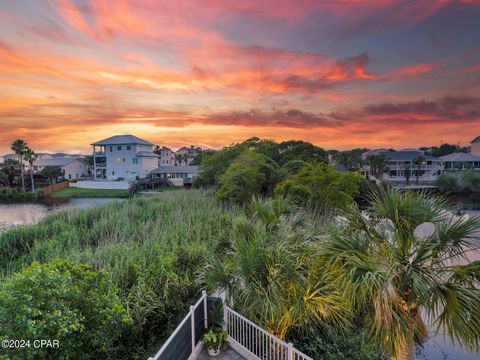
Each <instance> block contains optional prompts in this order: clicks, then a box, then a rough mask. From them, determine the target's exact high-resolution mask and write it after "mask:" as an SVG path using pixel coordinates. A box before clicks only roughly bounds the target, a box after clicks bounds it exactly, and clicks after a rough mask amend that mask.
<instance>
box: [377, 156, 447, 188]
mask: <svg viewBox="0 0 480 360" xmlns="http://www.w3.org/2000/svg"><path fill="white" fill-rule="evenodd" d="M381 154H383V155H385V156H386V157H387V160H388V162H387V166H388V169H387V171H385V173H384V175H383V179H384V180H390V181H406V179H407V175H408V174H410V176H409V177H410V179H416V177H417V172H418V180H419V181H435V180H436V179H437V177H438V175H440V174H441V173H442V171H443V164H442V160H441V159H439V158H436V157H433V156H428V155H425V154H424V153H423V152H421V151H418V150H409V149H406V150H399V151H382V152H381ZM418 157H423V158H424V159H425V161H424V163H423V164H421V165H420V166H417V165H416V164H415V162H414V160H415V159H416V158H418Z"/></svg>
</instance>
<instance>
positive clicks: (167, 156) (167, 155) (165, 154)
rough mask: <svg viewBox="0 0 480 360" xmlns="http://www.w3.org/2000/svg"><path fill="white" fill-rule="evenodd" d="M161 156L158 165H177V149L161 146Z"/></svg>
mask: <svg viewBox="0 0 480 360" xmlns="http://www.w3.org/2000/svg"><path fill="white" fill-rule="evenodd" d="M159 152H160V154H158V155H160V158H159V159H158V166H173V165H175V155H176V154H175V151H173V150H172V149H170V148H168V147H166V146H162V147H161V148H160V151H159Z"/></svg>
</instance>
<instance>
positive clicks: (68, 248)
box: [0, 190, 240, 356]
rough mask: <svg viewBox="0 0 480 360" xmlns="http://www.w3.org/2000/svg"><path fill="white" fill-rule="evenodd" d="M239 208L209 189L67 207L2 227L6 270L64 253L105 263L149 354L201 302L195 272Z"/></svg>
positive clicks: (141, 348) (0, 264)
mask: <svg viewBox="0 0 480 360" xmlns="http://www.w3.org/2000/svg"><path fill="white" fill-rule="evenodd" d="M239 211H240V210H239V209H237V208H235V207H230V206H228V207H226V206H225V207H223V206H221V205H220V204H219V203H218V202H216V200H215V198H214V195H213V192H212V191H206V190H182V191H174V192H169V193H165V194H162V195H160V196H155V197H148V198H142V197H137V198H133V199H130V200H127V201H125V202H121V203H112V204H109V205H106V206H102V207H96V208H90V209H73V210H66V211H62V212H59V213H55V214H52V215H50V216H48V217H47V218H45V219H44V221H42V222H41V223H39V224H37V225H33V226H24V227H18V228H15V229H11V230H8V231H6V232H5V233H3V234H0V276H1V277H5V276H8V275H9V274H10V273H12V272H15V271H18V270H20V269H22V268H24V267H26V266H28V265H30V264H31V263H32V262H33V261H40V262H49V261H52V260H55V259H57V258H60V259H68V260H71V261H74V262H78V263H87V264H90V265H92V266H93V267H95V268H102V269H104V270H106V271H107V272H108V274H109V276H110V279H111V280H112V281H111V282H112V284H114V285H115V286H116V287H118V291H119V292H120V295H121V299H122V301H123V302H124V303H125V305H126V306H128V309H129V311H130V313H131V315H132V317H133V319H134V322H135V323H134V325H133V328H132V329H131V333H130V334H128V339H130V341H132V343H134V344H135V346H136V348H135V349H134V350H132V351H133V352H134V353H135V354H136V356H138V355H139V354H141V355H143V353H144V352H145V349H146V348H147V347H149V346H152V345H154V346H157V345H158V344H160V343H161V341H162V340H163V339H164V337H165V336H166V335H168V332H169V331H170V330H171V329H173V328H174V327H175V326H176V324H177V322H178V320H179V319H180V318H181V317H183V316H184V314H185V312H186V311H187V308H188V306H189V305H190V304H192V303H193V302H194V301H195V298H196V296H198V295H199V292H200V289H201V286H202V284H200V283H199V282H198V281H197V279H196V278H197V276H196V274H197V272H198V271H199V270H200V269H201V268H202V267H203V266H204V263H205V259H206V257H207V255H208V253H209V252H211V249H213V247H214V245H215V244H216V243H217V241H218V239H219V238H221V237H222V236H225V234H226V232H227V231H228V229H229V228H230V224H231V219H232V218H233V217H235V216H236V215H238V213H239ZM129 356H133V355H132V354H130V355H129Z"/></svg>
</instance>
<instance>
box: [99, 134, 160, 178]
mask: <svg viewBox="0 0 480 360" xmlns="http://www.w3.org/2000/svg"><path fill="white" fill-rule="evenodd" d="M91 145H92V146H93V160H94V162H93V174H94V179H106V180H124V181H134V180H135V179H139V178H142V177H145V176H147V175H148V174H149V173H150V172H151V171H152V170H154V169H156V168H157V167H158V158H159V156H158V155H157V154H155V153H153V144H152V143H150V142H148V141H146V140H143V139H140V138H139V137H136V136H134V135H115V136H112V137H109V138H108V139H104V140H101V141H97V142H95V143H93V144H91Z"/></svg>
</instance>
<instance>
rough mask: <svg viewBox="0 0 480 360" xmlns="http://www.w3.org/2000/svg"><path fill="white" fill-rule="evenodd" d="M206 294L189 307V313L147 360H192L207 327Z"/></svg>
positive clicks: (203, 293)
mask: <svg viewBox="0 0 480 360" xmlns="http://www.w3.org/2000/svg"><path fill="white" fill-rule="evenodd" d="M207 301H208V298H207V293H206V292H205V291H203V292H202V296H201V297H200V299H199V300H198V301H197V303H196V304H195V305H192V306H190V312H189V313H188V314H187V316H185V317H184V318H183V320H182V321H181V322H180V324H179V325H178V326H177V328H176V329H175V331H174V332H173V333H172V335H170V337H169V338H168V339H167V341H165V343H164V344H163V346H162V347H161V349H160V350H159V351H158V352H157V353H156V354H155V356H154V357H150V358H148V360H187V359H191V358H194V354H195V353H196V352H197V351H198V350H199V349H200V347H199V345H200V339H201V338H202V335H203V333H204V332H205V329H206V328H207V326H208V322H207Z"/></svg>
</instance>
